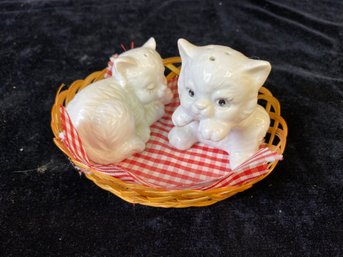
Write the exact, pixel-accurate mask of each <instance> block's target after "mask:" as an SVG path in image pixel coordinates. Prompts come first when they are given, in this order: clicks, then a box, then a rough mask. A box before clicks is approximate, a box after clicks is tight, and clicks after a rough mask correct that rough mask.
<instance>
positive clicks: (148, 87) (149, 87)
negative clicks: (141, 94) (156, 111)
mask: <svg viewBox="0 0 343 257" xmlns="http://www.w3.org/2000/svg"><path fill="white" fill-rule="evenodd" d="M145 89H146V90H147V91H149V92H152V91H154V89H155V85H154V84H149V85H148V86H147V87H146V88H145Z"/></svg>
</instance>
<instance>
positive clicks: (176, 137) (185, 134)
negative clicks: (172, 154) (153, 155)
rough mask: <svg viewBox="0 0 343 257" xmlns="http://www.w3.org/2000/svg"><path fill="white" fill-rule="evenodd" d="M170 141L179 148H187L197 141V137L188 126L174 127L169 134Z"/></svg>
mask: <svg viewBox="0 0 343 257" xmlns="http://www.w3.org/2000/svg"><path fill="white" fill-rule="evenodd" d="M168 139H169V143H170V144H171V145H172V146H174V147H175V148H176V149H179V150H187V149H189V148H191V147H192V145H194V144H195V143H196V142H197V138H196V137H195V136H194V134H193V133H192V132H191V130H189V129H187V128H186V127H174V128H173V129H172V130H171V131H170V132H169V134H168Z"/></svg>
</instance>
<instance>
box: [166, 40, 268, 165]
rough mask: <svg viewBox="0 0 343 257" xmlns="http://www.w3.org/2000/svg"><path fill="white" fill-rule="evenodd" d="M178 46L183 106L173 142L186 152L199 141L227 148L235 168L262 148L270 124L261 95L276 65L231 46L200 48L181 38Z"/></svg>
mask: <svg viewBox="0 0 343 257" xmlns="http://www.w3.org/2000/svg"><path fill="white" fill-rule="evenodd" d="M178 47H179V52H180V56H181V59H182V68H181V73H180V77H179V80H178V93H179V97H180V106H179V107H178V108H177V109H176V110H175V112H174V113H173V115H172V121H173V123H174V125H175V127H174V128H173V129H172V130H171V131H170V133H169V135H168V138H169V142H170V144H171V145H173V146H174V147H176V148H177V149H180V150H186V149H189V148H190V147H191V146H192V145H193V144H195V143H197V142H202V143H204V144H207V145H210V146H213V147H216V148H219V149H222V150H224V151H226V152H228V153H229V160H230V168H231V169H235V168H237V167H238V166H239V165H240V164H242V163H243V162H244V161H246V160H247V159H248V158H249V157H251V156H252V155H253V154H254V153H255V152H256V151H257V150H258V148H259V146H260V144H261V143H262V142H263V138H264V137H265V135H266V132H267V130H268V128H269V124H270V118H269V115H268V113H267V112H266V111H265V109H264V108H263V107H261V106H260V105H258V104H257V95H258V91H259V89H260V87H261V86H262V85H263V83H264V82H265V81H266V79H267V77H268V75H269V73H270V70H271V65H270V63H269V62H267V61H261V60H253V59H249V58H248V57H246V56H245V55H243V54H242V53H240V52H238V51H236V50H234V49H232V48H229V47H225V46H219V45H208V46H202V47H198V46H195V45H193V44H191V43H190V42H188V41H186V40H184V39H179V40H178Z"/></svg>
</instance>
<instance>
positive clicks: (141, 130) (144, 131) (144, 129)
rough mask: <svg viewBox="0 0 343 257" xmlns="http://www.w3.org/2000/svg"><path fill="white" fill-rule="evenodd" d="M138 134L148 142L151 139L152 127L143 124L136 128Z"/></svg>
mask: <svg viewBox="0 0 343 257" xmlns="http://www.w3.org/2000/svg"><path fill="white" fill-rule="evenodd" d="M136 134H137V136H138V137H139V138H140V139H142V141H143V142H144V143H146V142H147V141H148V140H149V139H150V128H149V127H148V126H144V125H141V126H139V127H137V128H136Z"/></svg>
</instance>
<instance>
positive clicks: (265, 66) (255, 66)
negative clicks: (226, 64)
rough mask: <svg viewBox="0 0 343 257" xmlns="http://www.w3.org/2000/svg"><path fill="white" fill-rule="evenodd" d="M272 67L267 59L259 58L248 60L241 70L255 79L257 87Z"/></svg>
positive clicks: (262, 82)
mask: <svg viewBox="0 0 343 257" xmlns="http://www.w3.org/2000/svg"><path fill="white" fill-rule="evenodd" d="M271 69H272V66H271V65H270V63H269V62H267V61H260V60H249V62H248V63H247V64H246V65H244V67H243V70H244V72H246V73H247V74H249V76H251V77H252V78H253V80H254V81H255V83H254V84H255V86H256V87H257V89H260V87H262V86H263V84H264V82H265V81H266V80H267V78H268V75H269V73H270V71H271Z"/></svg>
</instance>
